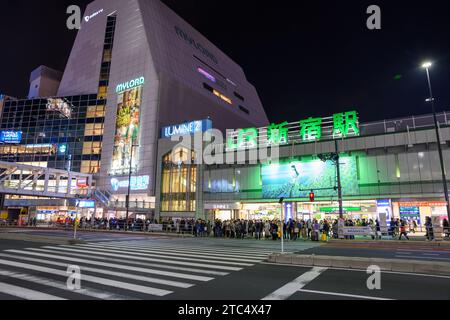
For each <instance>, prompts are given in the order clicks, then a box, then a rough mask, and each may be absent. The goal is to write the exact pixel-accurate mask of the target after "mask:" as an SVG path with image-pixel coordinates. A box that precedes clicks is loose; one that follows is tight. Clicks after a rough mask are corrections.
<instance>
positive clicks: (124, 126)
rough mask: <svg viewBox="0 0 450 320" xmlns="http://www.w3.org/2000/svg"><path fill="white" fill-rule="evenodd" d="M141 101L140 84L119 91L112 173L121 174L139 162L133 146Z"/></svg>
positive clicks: (136, 140)
mask: <svg viewBox="0 0 450 320" xmlns="http://www.w3.org/2000/svg"><path fill="white" fill-rule="evenodd" d="M141 103H142V86H139V87H135V88H133V89H130V90H127V91H124V92H121V93H119V95H118V101H117V121H116V135H115V137H114V152H113V159H112V160H113V162H112V167H111V169H112V172H113V174H123V173H126V172H128V171H129V169H130V167H132V168H135V167H136V165H137V163H138V162H139V154H137V152H135V151H136V150H133V152H134V155H133V163H131V154H132V148H133V146H136V145H137V144H138V142H139V133H140V117H141Z"/></svg>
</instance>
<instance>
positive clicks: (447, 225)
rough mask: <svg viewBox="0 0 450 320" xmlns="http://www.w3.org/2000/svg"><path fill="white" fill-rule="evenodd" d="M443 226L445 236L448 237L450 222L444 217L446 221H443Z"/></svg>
mask: <svg viewBox="0 0 450 320" xmlns="http://www.w3.org/2000/svg"><path fill="white" fill-rule="evenodd" d="M442 226H443V227H444V234H445V237H446V238H448V237H449V231H450V230H449V223H448V220H447V219H444V222H443V224H442Z"/></svg>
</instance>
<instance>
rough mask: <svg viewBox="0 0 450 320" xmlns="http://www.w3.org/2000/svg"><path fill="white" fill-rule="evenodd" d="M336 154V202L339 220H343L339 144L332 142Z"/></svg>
mask: <svg viewBox="0 0 450 320" xmlns="http://www.w3.org/2000/svg"><path fill="white" fill-rule="evenodd" d="M334 144H335V149H336V154H335V164H336V173H337V183H338V187H337V188H338V201H339V218H340V219H343V218H344V204H343V199H342V183H341V165H340V163H339V160H340V157H339V144H338V141H337V140H335V141H334Z"/></svg>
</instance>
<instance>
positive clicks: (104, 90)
mask: <svg viewBox="0 0 450 320" xmlns="http://www.w3.org/2000/svg"><path fill="white" fill-rule="evenodd" d="M107 95H108V87H107V86H101V87H98V99H99V100H103V99H106V96H107Z"/></svg>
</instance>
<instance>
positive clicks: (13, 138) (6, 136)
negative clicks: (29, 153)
mask: <svg viewBox="0 0 450 320" xmlns="http://www.w3.org/2000/svg"><path fill="white" fill-rule="evenodd" d="M0 142H3V143H20V142H22V131H0Z"/></svg>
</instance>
